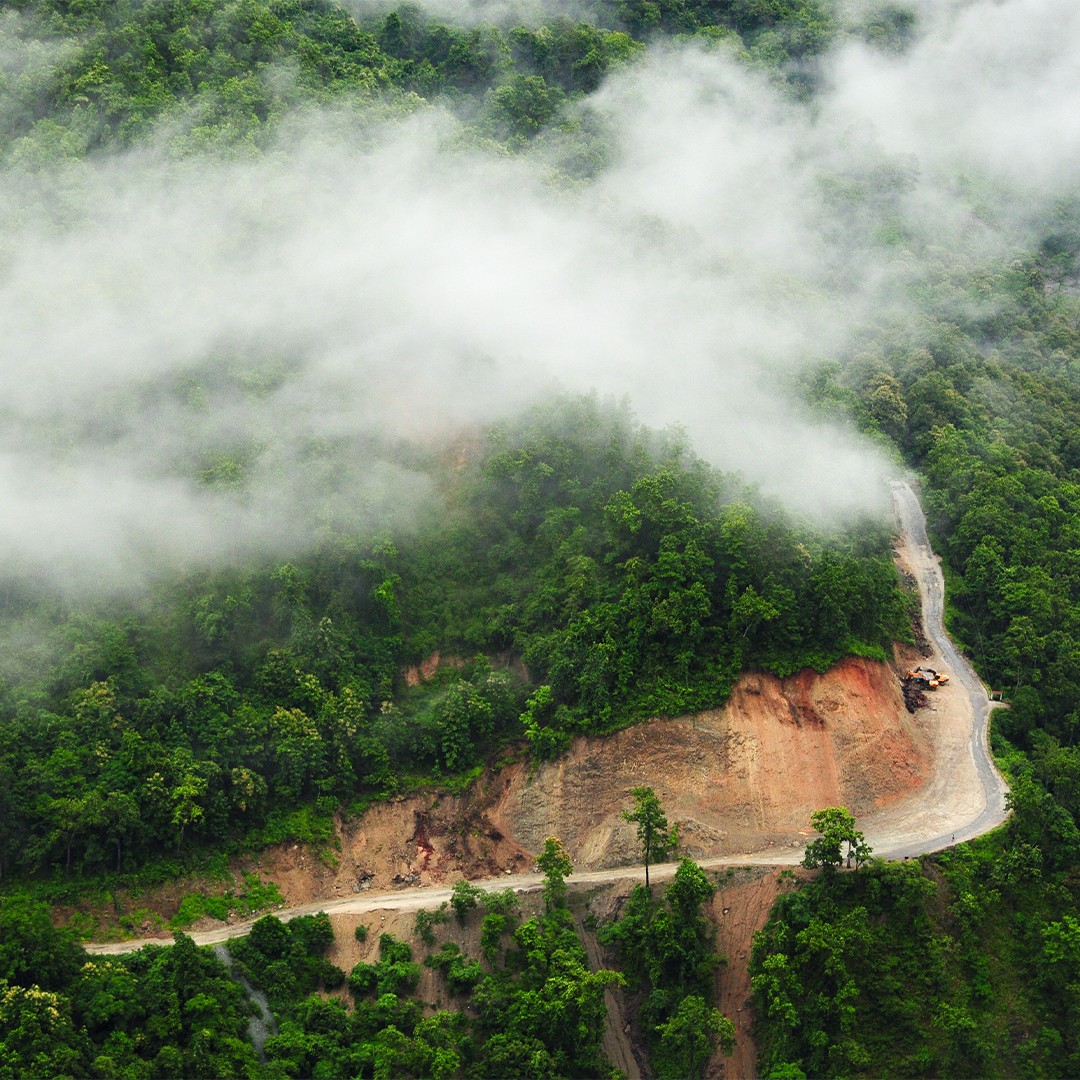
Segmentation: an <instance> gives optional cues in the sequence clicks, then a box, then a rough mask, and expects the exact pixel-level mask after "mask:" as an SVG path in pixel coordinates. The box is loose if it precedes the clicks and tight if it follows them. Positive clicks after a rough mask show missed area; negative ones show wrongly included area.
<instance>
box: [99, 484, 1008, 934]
mask: <svg viewBox="0 0 1080 1080" xmlns="http://www.w3.org/2000/svg"><path fill="white" fill-rule="evenodd" d="M892 494H893V503H894V507H895V512H896V517H897V521H898V523H899V526H900V540H899V545H898V558H899V560H900V561H901V563H903V564H904V565H905V566H906V567H907V568H908V569H910V571H911V572H912V574H914V576H915V578H916V580H917V582H918V586H919V593H920V596H921V598H922V612H923V630H924V632H925V634H926V637H927V640H928V641H929V642H930V644H931V645H932V647H933V649H934V655H933V657H931V658H929V659H928V661H927V662H928V664H929V665H930V666H931V667H933V668H934V669H935V670H937V671H941V672H944V673H945V674H948V675H949V676H950V680H949V683H948V685H946V686H943V687H941V688H940V689H938V690H937V691H935V692H934V695H933V697H932V699H931V709H932V710H933V711H932V713H931V723H930V729H931V739H932V742H933V749H932V761H933V772H932V774H931V776H930V777H929V779H928V781H927V783H926V784H925V785H924V786H923V787H922V788H921V789H920V790H919V791H918V792H917V793H916V794H915V795H913V796H912V797H910V798H907V799H904V800H902V801H901V802H898V803H896V804H895V805H894V806H892V807H890V808H889V809H887V810H883V811H881V812H879V813H875V814H870V815H866V816H864V817H862V818H861V819H860V821H859V824H860V827H861V828H862V830H863V832H864V833H865V835H866V838H867V841H868V842H869V843H870V845H871V847H873V849H874V852H875V854H877V855H878V856H881V857H884V858H891V859H900V858H908V857H914V856H916V855H921V854H925V853H928V852H932V851H940V850H941V849H942V848H946V847H949V846H951V845H952V844H954V843H959V842H960V841H962V840H970V839H972V838H973V837H976V836H980V835H982V834H983V833H985V832H988V831H989V830H990V829H993V828H994V827H996V826H997V825H1000V824H1001V823H1002V822H1003V821H1004V820H1005V818H1006V816H1007V810H1006V805H1005V795H1006V792H1007V790H1008V789H1007V787H1006V785H1005V781H1004V779H1003V778H1002V776H1001V774H1000V773H999V772H998V771H997V769H996V767H995V766H994V762H993V759H992V758H991V757H990V754H989V751H988V747H987V724H988V721H989V716H990V709H991V707H992V706H991V703H990V699H989V696H988V695H987V692H986V689H985V687H984V686H983V684H982V682H981V681H980V680H979V677H978V676H977V675H976V674H975V671H974V670H973V669H972V667H971V665H970V664H969V663H968V662H967V661H966V660H965V659H964V657H963V656H961V655H960V653H959V651H958V650H957V649H956V647H955V645H953V643H952V641H950V639H949V638H948V636H947V635H946V633H945V627H944V624H943V621H942V611H943V605H944V595H945V586H944V580H943V578H942V574H941V567H940V566H939V565H938V561H937V559H936V557H935V556H934V553H933V551H932V550H931V548H930V542H929V540H928V539H927V535H926V519H925V518H924V516H923V513H922V508H921V507H920V505H919V500H918V497H917V496H916V494H915V492H914V491H913V490H912V488H911V485H910V484H908V483H907V482H905V481H899V480H898V481H894V482H893V484H892ZM801 858H802V851H801V850H800V849H795V850H793V849H792V848H790V847H782V848H781V847H770V848H763V849H761V850H759V851H755V852H753V853H752V854H749V855H728V856H719V857H714V858H705V859H699V860H698V862H699V863H700V864H701V865H702V866H705V867H715V866H745V865H749V864H752V865H758V866H761V865H787V866H790V865H793V864H795V863H798V862H799V861H800V860H801ZM676 866H677V864H676V863H665V864H661V865H658V866H653V867H651V868H650V877H651V878H653V879H655V880H657V881H663V880H666V879H668V878H670V877H671V876H672V875H673V874H674V872H675V869H676ZM640 876H641V866H640V865H637V864H635V865H633V866H625V867H618V868H615V869H605V870H595V871H588V872H584V873H575V874H574V875H573V878H572V879H571V882H570V884H574V885H577V886H580V885H592V884H603V883H608V882H613V881H618V880H621V879H627V878H632V879H637V878H639V877H640ZM542 882H543V876H542V875H541V874H514V875H503V876H501V877H497V878H489V879H487V880H480V881H475V882H474V884H475V885H477V886H479V887H480V888H482V889H485V890H488V891H494V890H501V889H506V888H514V889H517V890H518V891H520V892H529V891H532V890H535V889H538V888H539V887H540V885H541V884H542ZM450 891H451V890H450V889H449V888H447V887H438V888H414V889H407V890H399V891H397V892H392V893H378V894H373V893H357V894H355V895H353V896H348V897H344V898H341V899H329V900H323V901H318V902H315V903H311V904H305V905H303V906H301V907H294V908H288V909H284V910H281V911H277V912H275V914H276V915H277V917H278V918H280V919H283V920H286V921H287V920H289V919H292V918H295V917H296V916H298V915H310V914H314V913H315V912H318V911H325V912H327V913H340V914H363V913H365V912H371V911H379V910H388V909H391V910H396V911H416V910H419V909H420V908H431V907H437V906H438V905H439V904H441V903H442V902H443V901H444V900H449V899H450ZM253 922H254V920H247V921H245V922H238V923H233V924H231V925H228V926H223V927H221V928H220V929H216V930H209V931H205V932H202V933H193V934H192V935H191V937H192V938H193V939H194V941H195V942H196V944H199V945H214V944H218V943H220V942H223V941H227V940H229V939H230V938H234V937H240V936H242V935H244V934H247V933H248V932H249V931H250V929H251V926H252V923H253ZM170 943H171V942H170V940H169V939H167V938H164V939H163V938H144V939H139V940H131V941H123V942H109V943H104V944H92V945H88V946H86V948H87V951H89V952H92V953H101V954H109V953H114V954H115V953H125V952H133V951H134V950H136V949H139V948H141V947H142V946H144V945H152V944H153V945H162V944H166V945H167V944H170Z"/></svg>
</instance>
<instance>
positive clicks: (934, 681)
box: [904, 667, 949, 690]
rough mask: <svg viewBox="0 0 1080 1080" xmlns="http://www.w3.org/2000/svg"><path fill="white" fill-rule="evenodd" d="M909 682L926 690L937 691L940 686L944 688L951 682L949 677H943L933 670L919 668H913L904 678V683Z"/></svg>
mask: <svg viewBox="0 0 1080 1080" xmlns="http://www.w3.org/2000/svg"><path fill="white" fill-rule="evenodd" d="M908 681H911V682H914V683H915V684H916V685H917V686H921V687H922V688H923V689H924V690H936V689H937V688H938V687H939V686H944V685H945V684H946V683H947V682H948V681H949V676H948V675H942V674H941V673H940V672H937V671H935V670H934V669H933V668H924V667H917V668H912V669H911V670H910V671H909V672H908V673H907V674H906V675H905V676H904V682H908Z"/></svg>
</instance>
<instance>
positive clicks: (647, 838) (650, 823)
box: [622, 787, 679, 888]
mask: <svg viewBox="0 0 1080 1080" xmlns="http://www.w3.org/2000/svg"><path fill="white" fill-rule="evenodd" d="M630 794H631V796H632V797H633V799H634V809H633V810H624V811H623V815H622V816H623V820H624V821H630V822H633V823H634V824H636V825H637V836H638V840H640V841H641V854H642V861H643V862H644V863H645V887H646V888H648V887H649V864H650V863H652V862H658V861H663V859H664V858H666V856H667V854H668V852H669V850H671V849H672V848H674V847H676V846H677V845H678V839H679V830H678V826H677V825H676V826H674V827H672V828H671V829H669V828H668V821H667V817H666V815H665V814H664V811H663V809H662V807H661V806H660V800H659V799H658V798H657V797H656V792H655V791H653V789H652V788H651V787H636V788H633V789H631V791H630Z"/></svg>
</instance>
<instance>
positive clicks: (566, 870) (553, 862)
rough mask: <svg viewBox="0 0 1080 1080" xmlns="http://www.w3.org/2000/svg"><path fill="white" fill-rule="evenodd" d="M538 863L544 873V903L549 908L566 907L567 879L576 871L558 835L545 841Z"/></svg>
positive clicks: (551, 909)
mask: <svg viewBox="0 0 1080 1080" xmlns="http://www.w3.org/2000/svg"><path fill="white" fill-rule="evenodd" d="M536 865H537V866H538V867H539V868H540V872H541V873H542V874H543V875H544V904H545V905H546V907H547V910H548V911H549V912H550V911H557V910H562V909H564V908H565V907H566V879H567V878H568V877H569V876H570V875H571V874H572V873H573V872H574V864H573V863H572V862H571V861H570V856H569V855H568V854H567V853H566V848H565V847H563V842H562V841H561V840H560V839H559V838H558V837H557V836H549V837H548V838H547V839H546V840H545V841H544V850H543V851H541V852H540V854H539V856H538V857H537V859H536Z"/></svg>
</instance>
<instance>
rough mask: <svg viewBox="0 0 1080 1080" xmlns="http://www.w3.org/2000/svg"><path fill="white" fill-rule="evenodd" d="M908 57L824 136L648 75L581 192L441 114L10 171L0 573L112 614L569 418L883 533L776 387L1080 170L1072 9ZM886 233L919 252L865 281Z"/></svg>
mask: <svg viewBox="0 0 1080 1080" xmlns="http://www.w3.org/2000/svg"><path fill="white" fill-rule="evenodd" d="M922 27H923V32H922V36H921V37H920V38H919V39H918V40H917V41H916V42H915V44H914V45H913V46H912V48H911V49H909V50H908V51H907V52H906V53H905V54H904V55H885V54H882V53H880V52H876V51H872V50H871V49H870V48H869V47H867V46H864V45H859V44H849V45H847V46H845V47H843V48H841V49H838V50H837V52H836V53H835V55H833V56H832V57H830V58H828V59H827V63H826V72H825V75H826V85H825V88H824V89H823V91H822V92H821V94H820V95H819V96H818V98H817V99H816V100H815V101H814V102H813V104H811V105H809V106H808V105H803V104H798V103H795V102H793V101H792V100H790V98H789V97H787V96H785V95H784V94H783V93H782V92H781V91H779V90H778V89H776V88H775V87H774V85H773V84H772V83H771V82H770V81H769V79H768V78H767V77H766V76H764V75H760V74H756V73H754V72H751V71H748V70H747V69H746V68H745V67H743V66H741V65H740V63H739V62H738V60H737V59H735V58H734V57H733V56H732V55H731V54H730V53H729V52H727V51H726V50H724V49H719V50H714V51H703V50H701V49H699V48H696V47H694V46H689V45H688V46H684V47H681V48H675V47H665V48H659V47H657V48H653V49H652V50H650V52H649V54H648V57H647V58H646V59H645V60H644V61H643V62H641V63H638V64H637V65H635V66H633V67H631V68H629V69H625V70H623V71H622V72H620V73H619V74H618V75H617V76H615V77H614V78H612V79H611V80H610V81H609V82H608V84H607V85H606V86H605V87H604V88H602V90H601V91H600V93H599V94H598V95H596V96H594V98H593V99H592V100H591V101H589V102H588V103H586V104H585V105H583V106H582V107H583V108H587V109H590V110H593V112H594V114H595V115H596V116H598V117H599V122H600V123H601V124H602V126H603V129H604V131H605V132H606V137H607V139H608V141H609V144H610V147H611V164H610V165H609V166H608V167H607V168H606V169H605V170H604V171H603V172H602V173H601V175H600V176H599V177H598V178H597V180H596V181H595V182H594V183H592V184H590V185H586V186H577V187H573V186H567V185H560V184H552V183H551V182H550V173H549V169H548V167H547V166H546V165H545V164H544V162H543V161H542V160H541V156H540V155H532V156H528V157H519V158H514V157H509V156H504V155H498V154H495V153H492V152H490V151H488V150H486V149H475V148H474V149H469V148H467V141H466V140H463V139H461V138H460V137H459V135H460V132H459V126H458V123H457V122H456V121H455V120H453V119H452V118H451V117H450V116H448V115H447V114H445V113H443V112H441V111H439V110H437V109H434V108H432V109H425V110H423V111H421V112H419V113H416V114H413V115H411V116H409V117H407V118H404V119H400V120H395V121H392V122H383V123H380V124H379V125H377V126H375V127H372V126H370V125H368V124H361V123H360V122H359V121H356V120H350V119H348V118H345V119H343V118H342V116H341V114H336V115H334V116H318V115H307V116H305V117H304V118H303V119H302V121H301V120H297V121H294V122H291V123H290V124H289V125H287V128H286V129H285V130H283V132H282V137H281V140H280V143H279V145H278V146H277V147H276V148H275V149H274V150H273V151H272V152H271V153H269V154H266V155H264V156H262V157H260V158H258V159H256V160H233V161H222V160H216V159H215V160H210V159H205V158H202V159H190V158H189V159H186V160H184V161H182V162H177V161H175V160H172V159H170V158H169V157H168V155H165V154H158V153H155V152H153V151H152V150H149V149H147V150H144V151H142V152H139V153H135V154H130V155H126V156H124V157H123V158H118V159H112V160H107V161H97V162H95V163H93V164H81V165H76V166H65V167H64V168H63V169H62V170H59V171H58V172H57V173H56V174H55V175H53V176H51V177H44V178H43V177H42V176H40V175H29V174H21V173H18V172H15V171H11V172H9V174H8V175H7V176H5V177H3V178H2V179H3V182H4V191H5V194H4V196H3V205H2V213H3V239H2V241H0V245H2V246H0V342H3V345H2V348H3V365H2V369H0V370H2V374H0V380H2V382H0V391H2V397H0V408H2V409H3V419H4V424H3V429H2V431H3V435H2V441H0V499H2V500H3V505H4V509H5V514H4V516H3V520H2V524H0V559H3V561H4V564H5V565H6V567H7V568H8V569H9V570H14V571H17V572H26V573H30V574H34V575H39V574H52V575H54V576H62V577H63V579H65V580H74V581H80V582H84V583H85V582H91V583H97V582H102V583H105V584H107V585H114V584H117V583H130V582H133V581H135V582H137V581H139V580H141V579H142V578H143V577H144V576H145V575H147V574H149V573H151V572H153V571H154V570H155V569H158V568H160V567H161V566H184V565H193V564H198V563H201V562H203V561H208V560H213V559H217V558H221V557H223V556H224V557H233V556H237V555H242V554H245V553H248V552H252V551H257V552H278V553H281V552H288V551H292V550H295V549H296V548H298V547H299V546H302V545H303V544H306V543H309V542H310V541H311V540H312V538H313V537H315V536H317V535H318V534H319V533H320V531H321V530H324V529H326V528H332V527H338V526H340V525H346V526H352V525H355V524H357V523H368V524H386V523H393V522H394V521H398V520H401V518H402V515H403V514H404V513H406V511H407V508H408V507H409V506H411V505H415V504H416V502H417V501H418V500H420V499H422V497H423V493H424V490H425V483H424V481H423V480H422V479H421V478H420V477H419V476H418V475H416V474H414V473H412V472H410V471H409V470H407V469H406V468H405V467H404V466H402V465H401V464H400V463H398V464H393V463H392V462H394V461H397V462H400V461H401V460H402V458H401V455H400V454H398V453H396V452H395V451H394V448H395V447H396V446H398V445H399V444H400V443H401V442H402V441H404V442H407V443H408V442H417V441H419V442H421V443H429V442H430V441H431V440H432V439H435V438H439V437H442V436H444V435H447V434H450V433H452V432H454V431H455V430H459V429H461V428H463V427H466V426H468V425H472V424H475V423H477V422H486V421H491V420H495V419H499V418H503V417H509V416H512V415H513V414H514V413H515V412H516V411H517V410H519V409H521V408H522V407H524V406H526V405H528V404H529V403H531V402H533V401H535V400H537V399H538V398H539V397H541V396H542V395H544V394H545V393H548V392H550V391H551V390H552V389H556V388H559V389H563V390H568V391H571V392H588V391H592V390H596V391H598V392H599V393H600V394H602V395H613V396H616V397H619V398H622V397H627V398H628V399H629V401H630V403H631V405H632V406H633V407H634V409H635V410H636V412H637V413H638V415H639V416H640V417H641V419H642V420H644V421H645V422H647V423H650V424H655V425H668V424H679V425H683V426H685V428H686V429H687V432H688V435H689V437H690V440H691V442H692V443H693V445H694V446H695V448H696V449H697V450H698V451H699V452H701V453H702V454H704V455H705V456H707V457H708V458H709V459H710V460H712V461H713V462H715V463H716V464H717V465H719V466H720V467H722V468H725V469H737V470H740V471H741V472H743V473H744V474H745V475H746V477H747V478H748V479H749V480H751V481H752V482H754V483H756V484H758V485H760V487H761V489H762V490H763V491H764V492H765V493H766V494H769V495H775V496H778V497H780V498H781V499H783V500H784V501H785V503H786V504H787V505H788V506H789V507H790V508H791V509H792V510H793V511H794V512H796V513H802V514H811V515H815V516H824V517H827V518H831V519H833V520H842V519H843V518H844V517H845V516H846V515H848V514H850V513H852V512H856V511H859V510H862V509H874V508H877V507H880V506H881V505H882V504H883V494H882V492H883V483H882V481H883V478H884V477H885V476H886V475H887V474H888V472H889V471H890V466H889V464H888V463H887V462H886V461H885V459H884V458H883V456H882V455H881V454H880V453H879V452H878V451H877V450H875V449H874V448H873V447H872V446H871V445H870V444H869V443H868V442H867V441H865V440H864V439H862V438H860V437H858V436H856V435H855V434H854V433H852V432H849V431H845V430H840V429H838V428H836V427H831V426H824V425H821V424H820V423H817V422H813V421H811V420H810V419H807V418H806V417H805V416H804V415H803V414H802V413H801V412H800V410H799V408H798V406H797V405H796V404H795V403H794V401H793V400H792V395H791V392H790V389H788V388H787V387H788V386H789V381H790V380H789V376H791V375H792V374H793V373H796V372H798V371H799V370H801V369H802V368H803V367H804V366H805V365H806V364H808V363H809V362H811V361H815V360H819V359H821V358H823V357H827V356H829V355H834V354H837V353H840V352H841V351H843V350H845V349H847V348H849V347H851V345H852V343H853V342H854V341H857V339H858V335H859V333H860V331H861V330H862V328H863V327H864V326H865V324H866V323H867V322H868V321H870V320H873V319H875V318H876V317H878V316H879V315H880V314H881V313H882V312H886V311H887V312H890V313H892V314H893V315H896V314H900V315H903V314H905V313H911V314H916V313H915V312H914V310H913V309H912V308H911V305H910V301H909V299H908V285H909V284H910V282H911V281H912V280H913V279H914V278H917V277H918V275H919V273H920V268H919V265H918V258H917V253H918V251H919V250H920V247H919V244H920V242H922V241H925V240H926V239H927V238H932V239H933V241H934V243H936V244H938V245H946V246H948V247H949V248H950V249H951V250H952V251H953V253H954V254H955V256H956V258H958V259H960V260H970V261H972V262H974V261H976V260H978V259H982V258H987V257H991V256H997V255H1002V254H1006V255H1007V254H1008V253H1009V252H1011V251H1019V250H1021V249H1022V248H1023V245H1025V244H1026V243H1029V242H1030V241H1031V239H1032V234H1031V233H1030V232H1029V231H1028V230H1029V226H1028V222H1029V221H1031V220H1034V219H1035V218H1036V217H1037V216H1038V212H1039V210H1040V209H1041V208H1044V207H1046V206H1048V205H1049V204H1050V202H1052V200H1054V199H1055V198H1058V197H1059V196H1061V195H1063V194H1066V193H1068V192H1069V191H1072V190H1075V185H1076V181H1077V163H1078V160H1080V125H1078V124H1077V123H1076V121H1075V117H1076V116H1078V115H1080V71H1078V68H1077V64H1078V59H1077V54H1076V50H1075V49H1070V48H1069V47H1068V46H1069V43H1070V42H1075V41H1077V40H1080V13H1078V12H1077V10H1075V9H1074V8H1073V6H1072V5H1071V4H1070V3H1067V2H1065V0H1057V2H1054V0H1041V2H1037V0H1011V2H1005V3H972V4H968V5H960V4H951V5H947V6H942V7H940V8H936V9H935V8H934V7H933V6H928V7H927V8H926V10H925V11H924V12H923V23H922ZM837 177H841V178H846V180H847V181H851V179H852V178H856V179H862V180H865V178H866V177H876V178H877V180H876V181H875V183H876V185H877V186H876V187H875V188H874V191H875V195H874V198H873V199H871V200H870V201H869V202H868V200H867V198H865V197H862V198H859V199H855V198H847V197H838V196H837V190H838V184H837V182H836V178H837ZM882 177H885V178H886V180H882V179H881V178H882ZM961 181H963V183H961ZM849 186H850V185H849ZM839 187H840V188H841V189H842V188H843V185H839ZM973 190H976V191H977V192H978V197H977V201H978V206H977V207H976V206H975V199H974V197H973V196H972V195H971V194H970V192H972V191H973ZM882 215H887V216H888V218H889V220H890V221H892V222H894V223H895V222H901V223H902V224H903V226H904V229H905V230H906V234H907V235H908V236H909V237H914V238H915V240H913V241H912V243H911V245H910V247H909V248H905V249H904V250H903V251H897V250H896V249H895V248H884V247H880V246H875V243H874V242H873V235H874V232H875V229H876V228H877V227H878V225H880V223H881V218H882ZM919 238H922V241H920V240H919ZM343 454H344V460H346V461H348V462H349V464H348V467H347V468H342V467H341V466H340V462H341V460H342V459H343V458H342V455H343Z"/></svg>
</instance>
